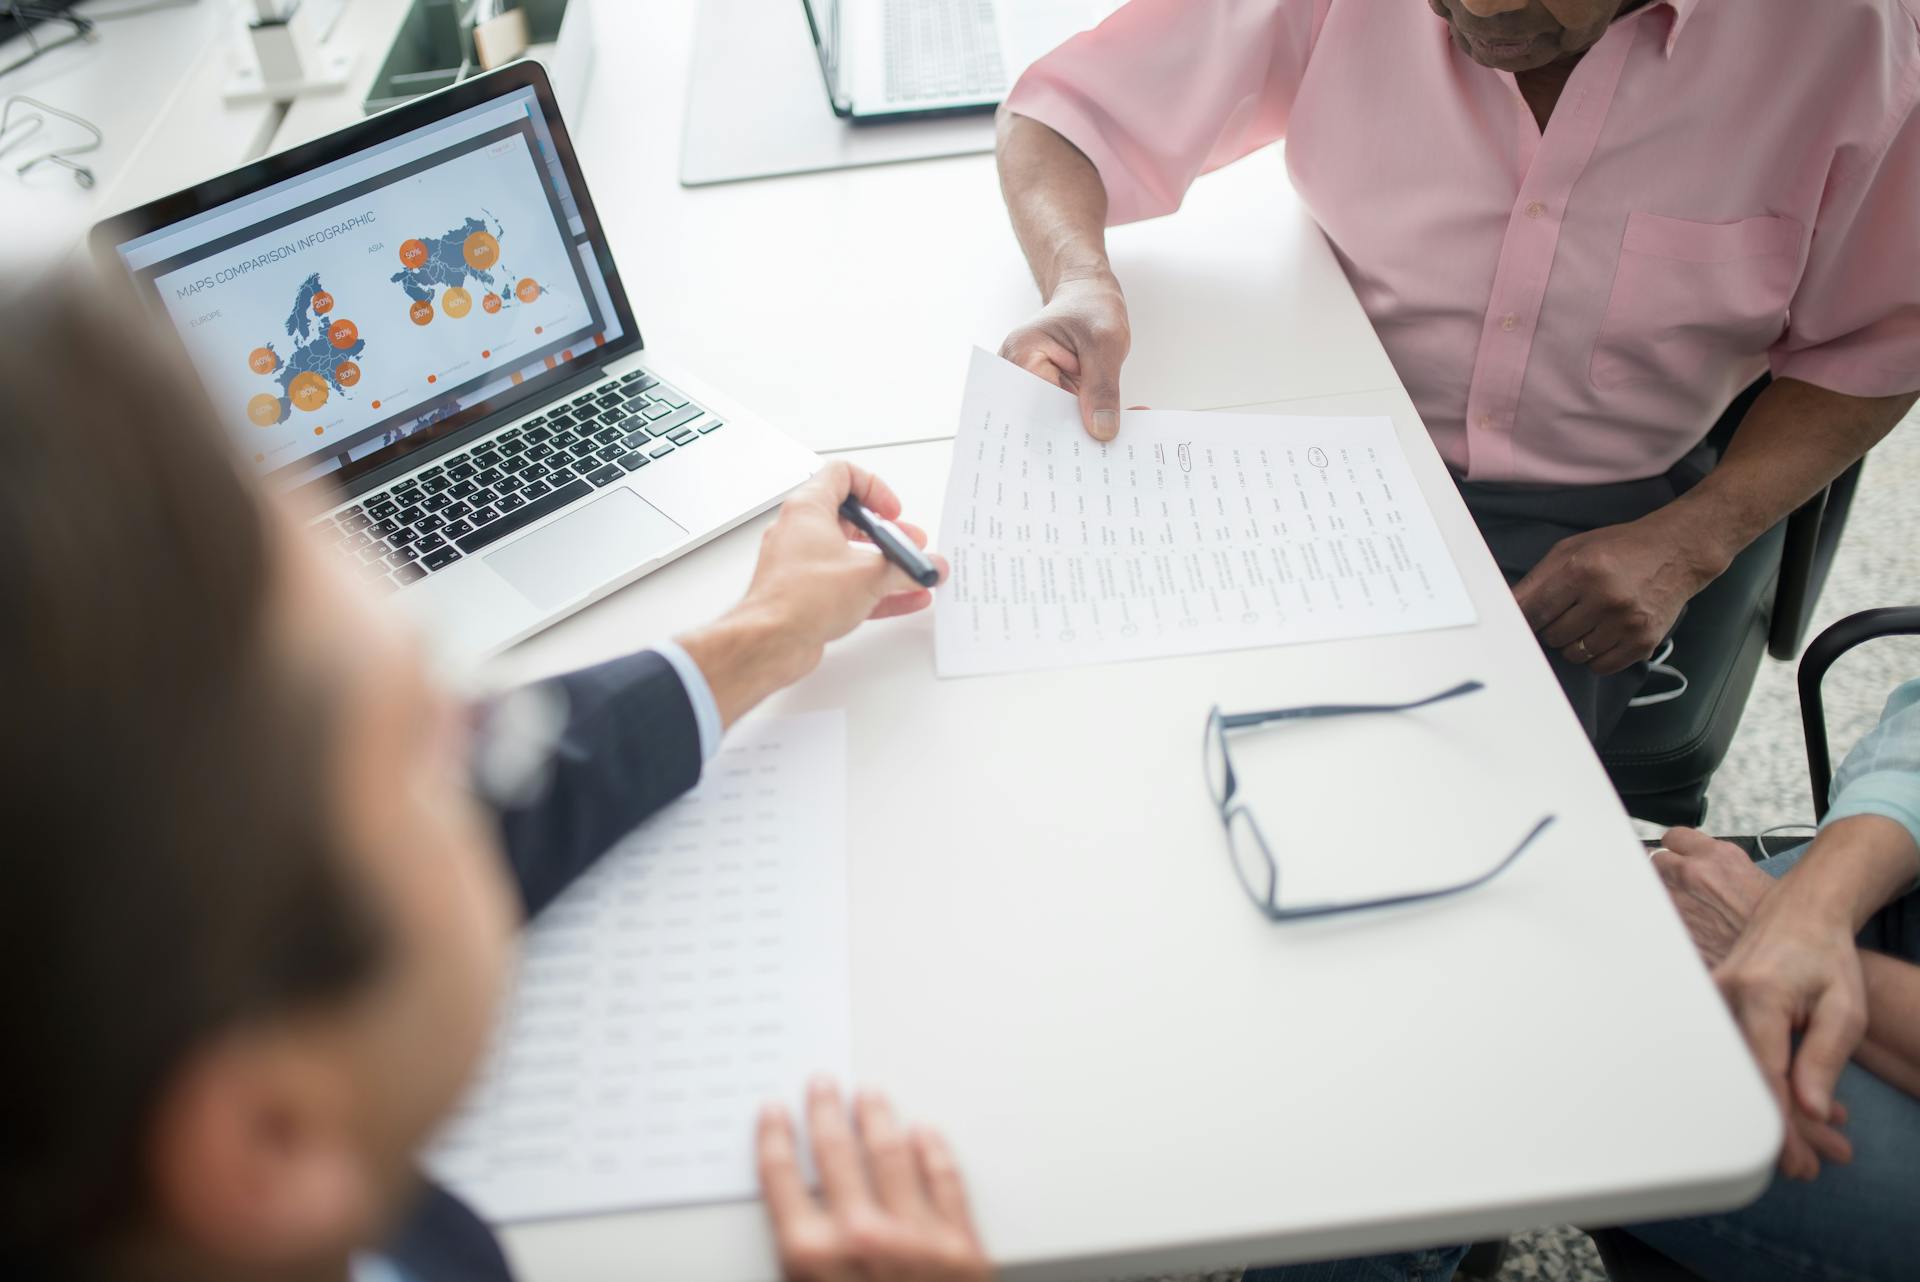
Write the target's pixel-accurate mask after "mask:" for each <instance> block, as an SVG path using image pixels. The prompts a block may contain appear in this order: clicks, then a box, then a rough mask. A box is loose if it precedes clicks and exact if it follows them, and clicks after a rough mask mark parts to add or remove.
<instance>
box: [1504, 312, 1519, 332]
mask: <svg viewBox="0 0 1920 1282" xmlns="http://www.w3.org/2000/svg"><path fill="white" fill-rule="evenodd" d="M1519 323H1520V318H1519V317H1518V316H1515V315H1514V314H1513V313H1512V312H1508V313H1507V314H1506V315H1505V316H1502V317H1501V318H1500V328H1501V329H1504V330H1506V331H1508V332H1509V333H1511V332H1512V331H1513V327H1514V326H1515V325H1518V324H1519Z"/></svg>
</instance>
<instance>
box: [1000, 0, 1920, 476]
mask: <svg viewBox="0 0 1920 1282" xmlns="http://www.w3.org/2000/svg"><path fill="white" fill-rule="evenodd" d="M1917 8H1920V0H1658V3H1655V4H1650V5H1648V6H1646V7H1644V8H1641V9H1638V10H1636V11H1634V12H1633V13H1630V14H1628V15H1627V16H1626V17H1624V18H1621V19H1620V20H1619V21H1617V22H1615V23H1614V25H1613V27H1612V28H1611V29H1610V30H1609V31H1608V32H1607V33H1606V35H1605V36H1603V37H1602V38H1601V40H1600V41H1599V43H1598V44H1596V45H1595V46H1594V47H1593V48H1592V49H1591V50H1589V51H1588V52H1587V54H1586V56H1585V57H1584V58H1583V59H1581V61H1580V64H1579V66H1578V67H1577V68H1575V70H1574V73H1573V77H1572V79H1571V81H1570V82H1569V83H1568V85H1567V87H1566V90H1565V92H1564V93H1563V95H1562V96H1561V98H1560V101H1559V105H1558V106H1557V107H1556V108H1555V109H1554V113H1553V117H1552V119H1551V120H1550V122H1549V125H1548V128H1547V130H1546V133H1545V136H1544V137H1543V136H1542V134H1541V132H1540V129H1539V127H1538V126H1537V125H1536V124H1535V123H1534V119H1533V114H1532V112H1531V111H1530V110H1529V109H1528V108H1527V105H1526V103H1525V102H1524V101H1523V100H1522V98H1521V96H1520V90H1519V87H1518V85H1517V84H1516V83H1515V82H1514V78H1513V77H1512V76H1511V75H1510V74H1508V73H1506V72H1500V71H1491V70H1488V69H1487V68H1485V67H1483V66H1480V65H1479V64H1477V63H1475V62H1474V61H1473V60H1472V59H1470V58H1468V57H1467V56H1466V55H1465V54H1463V53H1461V52H1459V51H1457V50H1456V49H1455V48H1454V46H1453V43H1452V41H1451V39H1450V38H1449V32H1448V29H1447V26H1446V23H1445V22H1443V21H1442V20H1441V19H1440V18H1438V17H1436V16H1435V15H1434V14H1433V13H1432V12H1431V11H1430V10H1429V9H1428V8H1427V7H1426V5H1425V4H1423V3H1422V2H1421V0H1132V3H1131V4H1129V5H1127V6H1126V7H1125V8H1124V9H1121V10H1120V11H1119V12H1117V13H1115V14H1114V15H1113V16H1112V17H1110V18H1109V19H1108V20H1107V21H1106V22H1105V23H1103V24H1101V25H1100V26H1099V27H1098V28H1096V29H1095V30H1092V31H1089V32H1085V33H1083V34H1081V35H1079V36H1076V37H1075V38H1074V39H1072V40H1070V41H1068V42H1067V43H1066V44H1065V45H1062V46H1061V47H1060V48H1059V49H1056V50H1055V51H1054V52H1052V53H1051V54H1049V55H1047V56H1046V57H1045V58H1043V59H1042V60H1041V61H1040V62H1038V63H1036V64H1035V65H1034V66H1033V67H1032V68H1031V69H1030V70H1029V71H1028V72H1027V74H1026V75H1025V76H1023V77H1022V78H1021V80H1020V83H1019V84H1018V85H1017V86H1015V88H1014V90H1013V93H1012V94H1011V95H1010V97H1009V98H1008V105H1009V107H1010V108H1011V109H1012V110H1013V111H1016V112H1018V113H1020V114H1021V115H1025V116H1030V117H1032V118H1033V119H1035V120H1038V121H1040V122H1042V123H1043V124H1046V125H1048V126H1051V127H1052V128H1053V129H1055V130H1056V131H1058V132H1059V133H1060V134H1062V135H1064V136H1065V137H1066V138H1067V139H1068V140H1069V141H1071V142H1072V143H1073V144H1074V145H1075V146H1077V147H1079V148H1080V150H1081V151H1083V152H1084V153H1086V155H1087V157H1088V158H1089V159H1090V160H1091V161H1092V162H1093V163H1094V165H1095V167H1096V168H1098V169H1099V171H1100V176H1101V178H1102V180H1103V181H1104V182H1105V184H1106V188H1107V193H1108V198H1109V202H1110V204H1109V214H1108V217H1109V219H1110V221H1112V222H1115V223H1121V222H1128V221H1131V220H1133V219H1139V218H1151V217H1154V216H1156V215H1160V214H1165V213H1169V212H1171V211H1173V210H1174V209H1177V208H1178V207H1179V205H1180V201H1181V199H1182V197H1183V196H1184V195H1185V193H1186V190H1187V187H1188V185H1189V184H1190V183H1192V182H1193V180H1194V179H1195V178H1196V177H1198V176H1199V175H1200V174H1202V173H1204V172H1206V171H1207V170H1210V169H1215V168H1218V167H1219V166H1221V165H1224V164H1227V163H1229V162H1230V161H1233V160H1236V159H1238V158H1240V157H1241V156H1245V155H1247V154H1248V153H1249V152H1252V151H1254V150H1256V149H1258V148H1260V147H1264V146H1266V145H1267V144H1269V143H1272V142H1274V141H1276V140H1279V139H1281V138H1284V139H1285V140H1286V144H1287V145H1286V161H1287V168H1288V172H1289V173H1290V174H1291V175H1292V178H1293V184H1294V186H1295V187H1296V188H1297V189H1298V190H1299V192H1300V195H1301V198H1302V199H1303V200H1304V201H1305V202H1306V205H1307V207H1308V208H1309V209H1310V210H1311V211H1312V212H1313V215H1314V217H1315V218H1316V219H1317V220H1318V221H1319V224H1320V226H1321V227H1322V228H1323V229H1324V230H1325V232H1326V234H1327V238H1328V240H1329V241H1331V242H1332V244H1333V247H1334V250H1335V252H1336V253H1337V254H1338V255H1339V257H1340V262H1341V264H1342V266H1344V267H1345V269H1346V272H1347V277H1348V279H1349V280H1351V281H1352V282H1353V287H1354V289H1355V290H1356V292H1357V293H1358V294H1359V298H1360V302H1361V304H1362V305H1363V306H1364V307H1365V308H1366V311H1367V315H1368V316H1369V317H1371V318H1372V320H1373V324H1374V328H1375V329H1376V330H1377V331H1378V332H1379V334H1380V340H1381V342H1382V343H1383V344H1385V346H1386V349H1387V354H1388V355H1389V356H1390V357H1391V358H1392V359H1393V363H1394V367H1395V369H1397V370H1398V371H1399V373H1400V377H1401V379H1402V381H1403V382H1405V384H1406V386H1407V390H1408V391H1409V392H1410V393H1411V394H1412V396H1413V400H1414V403H1415V404H1416V405H1417V406H1418V407H1419V410H1420V414H1421V417H1422V418H1423V419H1425V421H1426V425H1427V427H1428V429H1429V431H1431V433H1432V435H1433V439H1434V442H1435V444H1436V445H1437V446H1438V447H1439V450H1440V453H1441V456H1442V457H1443V458H1445V459H1446V461H1447V463H1448V465H1449V466H1450V467H1452V468H1453V469H1454V471H1455V472H1456V473H1457V474H1459V475H1461V476H1464V477H1466V478H1468V479H1471V480H1475V481H1515V482H1528V483H1537V484H1555V485H1596V484H1602V483H1606V482H1612V481H1625V480H1633V479H1638V478H1641V477H1646V476H1653V475H1657V474H1659V473H1661V472H1664V471H1666V470H1667V469H1668V468H1669V467H1671V466H1672V465H1673V464H1674V463H1675V462H1677V461H1678V460H1679V459H1680V458H1681V456H1682V455H1684V454H1685V453H1686V452H1687V451H1688V450H1689V449H1690V448H1691V447H1692V446H1693V445H1695V444H1696V443H1697V442H1698V441H1699V439H1700V438H1701V437H1702V436H1703V435H1704V434H1705V433H1706V431H1707V429H1708V428H1709V427H1710V426H1712V424H1713V422H1714V420H1715V419H1716V418H1718V417H1719V415H1720V413H1721V411H1722V410H1724V409H1725V408H1726V406H1727V404H1728V403H1729V402H1730V401H1731V400H1732V399H1733V397H1734V395H1735V394H1736V393H1737V392H1738V391H1739V390H1740V389H1741V388H1743V387H1744V386H1746V385H1747V384H1748V383H1749V382H1751V381H1752V380H1753V379H1755V378H1756V377H1758V376H1759V374H1760V373H1761V372H1762V371H1763V370H1765V369H1766V368H1768V366H1769V364H1771V367H1772V369H1773V372H1774V373H1775V374H1776V375H1781V376H1786V377H1791V378H1797V379H1802V380H1805V381H1806V382H1809V383H1814V384H1818V385H1819V386H1821V387H1825V388H1829V389H1831V390H1833V391H1837V392H1843V393H1848V394H1851V395H1855V396H1891V395H1895V394H1898V393H1903V392H1911V391H1914V390H1920V110H1917V109H1916V100H1920V26H1917V25H1916V20H1915V11H1916V9H1917ZM1122 284H1123V285H1124V284H1125V282H1124V281H1123V282H1122Z"/></svg>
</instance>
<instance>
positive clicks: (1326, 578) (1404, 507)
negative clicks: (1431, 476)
mask: <svg viewBox="0 0 1920 1282" xmlns="http://www.w3.org/2000/svg"><path fill="white" fill-rule="evenodd" d="M940 525H941V528H940V538H939V540H938V542H937V544H936V546H937V547H939V548H940V550H941V551H943V552H945V553H946V555H947V557H948V558H949V559H950V560H951V561H952V563H953V578H952V581H951V583H950V585H949V586H947V587H946V588H943V589H942V590H941V591H940V592H939V593H938V594H937V597H936V600H937V602H938V604H937V605H936V607H935V608H936V612H937V613H936V617H935V624H934V633H935V651H936V655H937V661H938V662H937V666H938V668H939V672H940V675H941V676H945V677H953V676H971V675H974V674H977V673H985V672H1016V671H1022V670H1025V669H1031V668H1053V667H1063V666H1066V665H1068V664H1076V663H1104V662H1111V661H1114V660H1121V659H1147V658H1156V657H1159V656H1163V655H1175V654H1200V653H1204V652H1207V651H1213V650H1235V649H1244V648H1248V647H1253V646H1265V645H1279V644H1283V643H1287V642H1295V641H1326V640H1333V639H1336V638H1341V637H1359V636H1373V635H1378V634H1381V633H1389V632H1417V631H1422V630H1425V629H1429V628H1448V627H1456V626H1459V625H1463V624H1469V623H1472V622H1473V621H1474V610H1473V603H1472V601H1471V600H1469V598H1468V596H1467V591H1466V587H1465V585H1464V584H1462V583H1461V581H1460V575H1459V573H1458V571H1456V570H1455V568H1454V565H1453V560H1452V558H1451V557H1450V556H1449V555H1448V554H1447V549H1446V545H1445V543H1443V542H1442V541H1441V538H1440V532H1439V530H1438V529H1437V528H1436V527H1435V525H1434V523H1433V515H1432V513H1431V512H1429V511H1428V510H1427V505H1426V501H1425V499H1424V498H1422V497H1421V494H1420V489H1419V487H1418V486H1417V485H1416V484H1415V483H1414V479H1413V475H1412V473H1411V472H1410V471H1409V470H1408V467H1407V461H1406V458H1405V456H1404V455H1403V454H1402V453H1401V451H1400V444H1399V441H1398V440H1396V439H1395V437H1394V431H1393V424H1392V422H1391V421H1390V420H1388V419H1384V418H1293V417H1280V416H1275V415H1267V414H1219V413H1198V412H1190V411H1179V410H1134V411H1129V412H1127V413H1125V414H1122V415H1121V425H1120V437H1119V439H1118V440H1116V441H1114V442H1112V443H1110V444H1106V445H1102V444H1101V443H1099V442H1098V441H1095V440H1093V439H1092V438H1091V437H1089V436H1087V434H1086V433H1085V431H1084V430H1082V428H1081V426H1080V410H1079V406H1078V402H1076V401H1075V399H1074V397H1073V396H1072V395H1070V394H1069V393H1067V392H1063V391H1061V390H1060V389H1059V388H1057V387H1054V386H1053V385H1052V384H1050V383H1047V382H1045V381H1043V380H1041V379H1039V378H1036V377H1034V376H1033V375H1031V374H1029V373H1027V372H1026V371H1024V370H1022V369H1020V368H1018V367H1017V366H1014V365H1012V364H1010V363H1008V362H1006V361H1003V360H1001V359H999V358H998V357H995V356H992V355H989V354H988V353H986V352H983V351H978V350H976V351H975V352H974V354H973V366H972V369H971V371H970V372H969V374H968V377H967V390H966V397H965V403H964V405H963V406H962V408H961V412H960V430H959V433H958V435H957V436H956V437H955V438H954V443H953V471H952V474H951V475H950V477H949V478H948V481H947V504H946V514H945V516H944V517H943V518H942V520H941V523H940Z"/></svg>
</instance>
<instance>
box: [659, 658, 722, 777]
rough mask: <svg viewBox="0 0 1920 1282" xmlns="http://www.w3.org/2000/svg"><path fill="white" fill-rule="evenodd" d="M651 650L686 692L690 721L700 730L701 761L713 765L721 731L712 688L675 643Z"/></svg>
mask: <svg viewBox="0 0 1920 1282" xmlns="http://www.w3.org/2000/svg"><path fill="white" fill-rule="evenodd" d="M653 648H654V651H655V652H656V653H657V654H659V656H660V657H661V658H663V659H665V660H666V661H667V662H668V663H669V664H671V665H672V666H673V671H674V675H675V676H677V677H679V678H680V684H681V685H683V686H685V687H686V688H687V701H688V702H689V703H691V704H692V705H693V719H694V722H695V723H696V724H697V725H698V726H699V727H700V760H702V761H712V760H713V754H714V753H716V752H718V751H720V736H721V735H722V734H723V733H724V729H723V727H722V726H721V724H720V705H719V704H718V703H716V702H715V701H714V698H713V687H712V686H710V685H708V684H707V675H706V673H704V672H702V671H700V665H699V664H697V663H695V662H694V661H693V656H692V655H690V654H688V653H687V652H686V651H685V650H683V649H681V648H680V643H679V642H677V641H662V642H660V643H659V644H658V645H656V646H654V647H653Z"/></svg>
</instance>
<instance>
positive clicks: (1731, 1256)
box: [1246, 846, 1920, 1282]
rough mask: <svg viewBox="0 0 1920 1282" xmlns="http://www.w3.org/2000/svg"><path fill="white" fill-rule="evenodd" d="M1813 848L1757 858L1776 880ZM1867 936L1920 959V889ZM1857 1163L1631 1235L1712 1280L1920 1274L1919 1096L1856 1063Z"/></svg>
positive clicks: (1311, 1271) (1341, 1278) (1449, 1260)
mask: <svg viewBox="0 0 1920 1282" xmlns="http://www.w3.org/2000/svg"><path fill="white" fill-rule="evenodd" d="M1805 849H1806V847H1805V846H1801V847H1799V848H1798V849H1795V850H1790V851H1787V852H1786V853H1785V854H1781V855H1776V856H1774V857H1773V858H1771V859H1766V860H1763V861H1761V863H1760V867H1761V868H1763V869H1764V870H1766V871H1767V872H1768V873H1770V874H1771V875H1773V876H1775V877H1778V876H1780V875H1782V874H1783V873H1785V872H1786V871H1787V869H1789V868H1791V867H1792V866H1793V865H1794V863H1795V862H1796V861H1797V860H1798V859H1799V857H1800V855H1801V853H1802V852H1803V851H1805ZM1860 944H1861V946H1862V947H1863V948H1871V949H1874V950H1876V951H1878V952H1883V953H1887V954H1890V955H1892V956H1895V957H1900V958H1903V959H1905V960H1907V961H1911V962H1920V892H1916V893H1915V894H1910V895H1907V896H1905V897H1903V898H1901V899H1898V900H1895V901H1894V902H1893V903H1891V904H1889V905H1888V906H1887V907H1886V908H1884V909H1882V910H1881V911H1880V912H1879V913H1878V914H1876V915H1875V916H1874V918H1873V920H1871V921H1870V922H1868V923H1867V927H1866V929H1865V930H1863V931H1861V932H1860ZM1834 1093H1835V1095H1836V1097H1837V1098H1838V1099H1839V1100H1841V1102H1843V1103H1845V1104H1846V1106H1847V1110H1848V1114H1849V1117H1848V1121H1847V1125H1846V1127H1845V1132H1846V1135H1847V1138H1848V1139H1849V1140H1851V1141H1852V1142H1853V1161H1852V1162H1850V1163H1848V1164H1847V1165H1845V1166H1833V1165H1823V1166H1822V1168H1821V1171H1820V1177H1819V1178H1818V1179H1816V1180H1815V1181H1814V1182H1813V1183H1811V1184H1801V1183H1799V1182H1797V1181H1794V1180H1787V1179H1780V1178H1776V1179H1775V1180H1774V1181H1773V1183H1772V1185H1770V1186H1769V1187H1768V1189H1767V1191H1766V1192H1765V1193H1764V1194H1762V1195H1761V1197H1760V1200H1759V1201H1757V1202H1755V1203H1753V1204H1752V1205H1751V1206H1748V1207H1746V1208H1745V1209H1744V1210H1740V1211H1733V1212H1730V1213H1728V1214H1725V1215H1707V1216H1699V1217H1696V1218H1693V1219H1687V1220H1663V1221H1660V1222H1659V1223H1654V1224H1634V1225H1629V1226H1627V1231H1628V1232H1629V1233H1631V1234H1633V1235H1634V1236H1635V1237H1637V1238H1639V1239H1640V1240H1641V1241H1643V1242H1645V1243H1646V1244H1647V1245H1648V1246H1651V1247H1652V1248H1653V1249H1654V1250H1656V1251H1658V1252H1660V1253H1661V1254H1662V1255H1664V1256H1666V1257H1668V1258H1669V1259H1671V1260H1673V1261H1674V1262H1675V1263H1677V1264H1681V1265H1684V1266H1685V1267H1686V1268H1688V1269H1690V1270H1692V1271H1693V1272H1694V1273H1697V1274H1699V1275H1700V1276H1701V1277H1702V1278H1703V1279H1706V1280H1707V1282H1891V1280H1893V1279H1911V1278H1915V1277H1920V1212H1916V1208H1920V1100H1916V1099H1915V1098H1914V1097H1913V1096H1911V1095H1908V1094H1906V1093H1904V1092H1902V1091H1899V1090H1896V1089H1895V1088H1894V1087H1892V1086H1889V1085H1887V1083H1885V1082H1883V1081H1882V1080H1880V1079H1879V1078H1878V1077H1875V1076H1874V1075H1873V1074H1872V1073H1869V1072H1867V1071H1866V1070H1865V1069H1863V1068H1861V1067H1860V1066H1859V1065H1858V1064H1849V1065H1848V1066H1847V1068H1846V1071H1845V1072H1843V1073H1842V1074H1841V1075H1840V1082H1839V1085H1838V1086H1837V1087H1836V1088H1835V1092H1834ZM1466 1250H1467V1249H1466V1248H1465V1247H1464V1246H1461V1247H1442V1248H1437V1249H1435V1250H1430V1251H1413V1252H1406V1253H1403V1254H1398V1255H1377V1256H1370V1257H1366V1258H1361V1259H1353V1260H1334V1261H1328V1262H1325V1263H1317V1264H1290V1265H1285V1266H1282V1267H1278V1268H1265V1269H1250V1270H1248V1272H1247V1275H1246V1282H1436V1280H1438V1282H1444V1280H1445V1279H1447V1278H1450V1277H1452V1276H1453V1271H1454V1269H1455V1267H1456V1266H1458V1264H1459V1263H1460V1260H1461V1258H1462V1257H1463V1256H1464V1255H1465V1254H1466Z"/></svg>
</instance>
